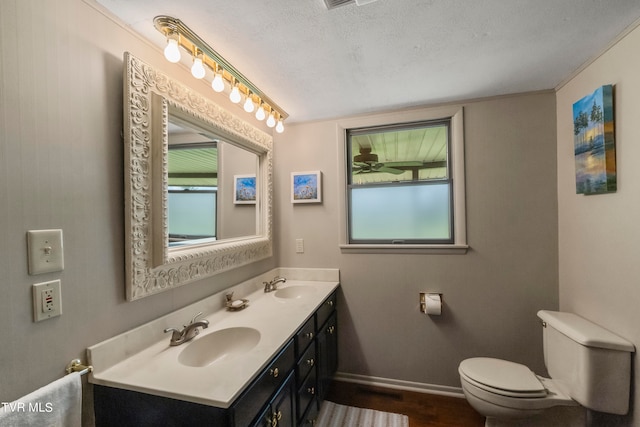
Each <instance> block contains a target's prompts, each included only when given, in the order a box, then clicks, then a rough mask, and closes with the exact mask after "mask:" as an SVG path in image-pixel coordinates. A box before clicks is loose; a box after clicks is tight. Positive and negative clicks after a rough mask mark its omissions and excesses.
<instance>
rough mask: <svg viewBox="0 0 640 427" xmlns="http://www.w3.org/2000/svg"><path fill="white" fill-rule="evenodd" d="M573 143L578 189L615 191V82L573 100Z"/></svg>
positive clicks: (578, 190)
mask: <svg viewBox="0 0 640 427" xmlns="http://www.w3.org/2000/svg"><path fill="white" fill-rule="evenodd" d="M573 147H574V155H575V163H576V193H577V194H601V193H610V192H615V191H616V189H617V180H616V148H615V139H614V117H613V86H612V85H606V86H601V87H599V88H598V89H596V90H595V91H594V92H593V93H591V94H589V95H587V96H585V97H584V98H582V99H581V100H579V101H578V102H576V103H575V104H573Z"/></svg>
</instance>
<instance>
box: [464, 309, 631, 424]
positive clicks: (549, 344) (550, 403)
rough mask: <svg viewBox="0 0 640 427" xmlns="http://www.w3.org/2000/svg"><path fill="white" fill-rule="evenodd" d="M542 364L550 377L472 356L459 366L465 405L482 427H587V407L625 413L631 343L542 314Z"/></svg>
mask: <svg viewBox="0 0 640 427" xmlns="http://www.w3.org/2000/svg"><path fill="white" fill-rule="evenodd" d="M538 317H539V318H540V319H541V320H542V326H543V333H542V337H543V348H544V363H545V366H546V367H547V370H548V371H549V376H550V377H551V378H543V377H540V376H538V375H535V374H534V373H533V372H532V371H531V370H529V368H527V367H526V366H524V365H521V364H518V363H513V362H508V361H506V360H500V359H492V358H486V357H476V358H472V359H466V360H463V361H462V363H460V366H459V367H458V372H459V373H460V381H461V382H462V390H463V392H464V395H465V397H466V398H467V401H468V402H469V404H470V405H471V406H472V407H473V408H475V410H476V411H478V412H479V413H480V414H482V415H484V416H485V417H487V421H486V423H485V426H486V427H507V426H519V427H524V426H526V427H534V426H543V427H555V426H558V427H572V426H581V427H583V426H585V425H586V408H588V409H593V410H596V411H600V412H608V413H612V414H620V415H623V414H626V413H627V411H628V410H629V397H630V396H629V389H630V385H631V353H633V352H634V351H635V347H634V346H633V344H631V343H630V342H628V341H627V340H625V339H623V338H621V337H619V336H617V335H615V334H613V333H611V332H609V331H608V330H606V329H604V328H602V327H600V326H598V325H596V324H594V323H592V322H590V321H588V320H586V319H584V318H582V317H580V316H577V315H575V314H572V313H563V312H557V311H546V310H541V311H539V312H538Z"/></svg>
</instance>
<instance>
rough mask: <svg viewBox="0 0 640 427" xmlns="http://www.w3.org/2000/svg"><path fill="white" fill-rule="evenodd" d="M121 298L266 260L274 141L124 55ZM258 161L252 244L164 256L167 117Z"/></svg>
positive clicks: (229, 243) (229, 242) (243, 240)
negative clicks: (175, 116)
mask: <svg viewBox="0 0 640 427" xmlns="http://www.w3.org/2000/svg"><path fill="white" fill-rule="evenodd" d="M124 62H125V70H124V73H125V76H124V77H125V85H124V140H125V153H124V162H125V254H126V298H127V300H129V301H133V300H136V299H139V298H143V297H146V296H149V295H153V294H156V293H158V292H162V291H165V290H169V289H173V288H176V287H178V286H182V285H185V284H187V283H190V282H193V281H196V280H200V279H203V278H206V277H209V276H213V275H215V274H218V273H220V272H222V271H226V270H230V269H232V268H236V267H240V266H242V265H246V264H249V263H252V262H255V261H258V260H260V259H264V258H268V257H270V256H271V255H272V230H271V228H272V193H273V190H272V188H273V184H272V163H273V159H272V156H273V153H272V146H273V138H272V137H271V136H270V135H269V134H267V133H265V132H263V131H261V130H260V129H257V128H255V127H253V126H251V125H250V124H248V123H247V122H245V121H243V120H241V119H239V118H238V117H236V116H235V115H233V114H231V113H230V112H228V111H226V110H225V109H223V108H222V107H220V106H218V105H217V104H215V103H213V101H211V100H209V99H207V98H205V97H204V96H202V95H201V94H199V93H198V92H195V91H194V90H192V89H190V88H188V87H186V86H185V85H183V84H181V83H179V82H177V81H175V80H173V79H171V78H170V77H168V76H167V75H165V74H163V73H161V72H160V71H157V70H155V69H154V68H152V67H151V66H149V65H148V64H146V63H144V62H143V61H141V60H140V59H138V58H136V57H134V56H133V55H132V54H130V53H129V52H125V54H124ZM170 110H171V111H172V114H173V112H176V113H178V114H180V116H182V117H183V118H188V119H189V120H191V121H192V122H194V123H197V124H198V126H201V127H202V128H203V129H206V130H207V131H210V132H212V133H214V134H215V135H216V136H219V137H220V138H222V139H224V140H225V141H228V142H230V143H232V144H235V145H237V146H239V147H242V148H243V149H246V150H248V151H250V152H253V153H255V154H256V155H257V157H258V171H257V172H258V173H257V201H256V209H257V212H258V215H257V224H256V225H257V227H256V230H257V232H256V235H255V236H247V237H240V238H236V239H226V240H221V241H218V242H214V243H209V244H201V245H193V246H188V247H186V248H169V241H168V221H167V180H168V178H167V177H168V172H167V164H168V161H167V155H168V117H169V111H170Z"/></svg>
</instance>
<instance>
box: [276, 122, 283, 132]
mask: <svg viewBox="0 0 640 427" xmlns="http://www.w3.org/2000/svg"><path fill="white" fill-rule="evenodd" d="M276 132H278V133H282V132H284V123H282V119H280V120H278V124H277V125H276Z"/></svg>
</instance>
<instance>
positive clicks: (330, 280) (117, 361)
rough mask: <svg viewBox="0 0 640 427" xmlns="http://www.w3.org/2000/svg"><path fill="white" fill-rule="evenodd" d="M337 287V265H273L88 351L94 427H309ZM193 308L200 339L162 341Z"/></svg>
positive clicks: (332, 329)
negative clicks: (269, 286) (271, 284)
mask: <svg viewBox="0 0 640 427" xmlns="http://www.w3.org/2000/svg"><path fill="white" fill-rule="evenodd" d="M275 276H281V277H284V278H286V282H283V283H278V284H277V286H276V287H275V289H273V290H271V291H270V292H265V289H264V288H265V284H264V283H265V282H269V281H270V280H272V279H273V278H274V277H275ZM338 286H339V272H338V270H337V269H286V268H280V269H275V270H273V271H271V272H268V273H265V274H263V275H260V276H258V277H256V278H253V279H251V280H248V281H246V282H243V283H241V284H239V285H236V286H234V287H232V288H230V289H226V290H225V291H223V292H220V293H218V294H215V295H212V296H211V297H208V298H206V299H204V300H202V301H199V302H197V303H194V304H192V305H190V306H188V307H185V308H182V309H180V310H177V311H175V312H173V313H170V314H168V315H166V316H163V317H161V318H159V319H156V320H154V321H152V322H149V323H147V324H145V325H142V326H140V327H138V328H136V329H133V330H131V331H128V332H125V333H123V334H121V335H119V336H116V337H113V338H111V339H109V340H107V341H104V342H102V343H99V344H96V345H94V346H92V347H90V348H89V349H88V358H89V362H90V363H91V364H92V365H93V367H94V371H93V373H92V374H91V375H90V378H89V380H90V382H92V383H93V384H94V405H95V414H96V425H97V426H98V427H100V426H113V425H118V426H127V425H129V426H147V425H148V426H156V425H175V426H180V425H184V426H193V425H215V426H221V427H223V426H228V427H231V426H236V427H245V426H269V427H276V426H291V427H293V426H305V425H308V426H311V425H314V424H315V420H316V418H317V414H318V411H319V408H320V403H321V402H322V400H323V399H324V397H325V395H326V391H327V388H328V385H329V383H330V381H331V378H332V376H333V374H334V372H335V370H336V368H337V350H338V349H337V324H336V290H337V288H338ZM231 292H233V295H234V296H235V298H241V299H238V300H234V299H233V298H232V297H230V296H229V295H230V294H231ZM247 300H248V302H246V306H245V305H242V308H240V309H238V308H237V307H234V306H233V305H230V302H233V301H243V302H244V301H247ZM200 312H202V313H203V315H202V316H200V317H198V320H197V321H198V324H199V325H200V327H198V328H197V329H198V331H199V333H198V334H197V335H195V336H194V337H193V339H190V340H189V341H186V342H184V343H180V344H179V345H170V341H171V339H172V334H170V333H165V330H167V331H168V332H171V331H172V330H173V329H175V330H180V329H182V327H181V325H188V323H189V322H190V321H191V319H193V318H194V316H195V315H197V314H198V313H200ZM174 344H175V343H174Z"/></svg>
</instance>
